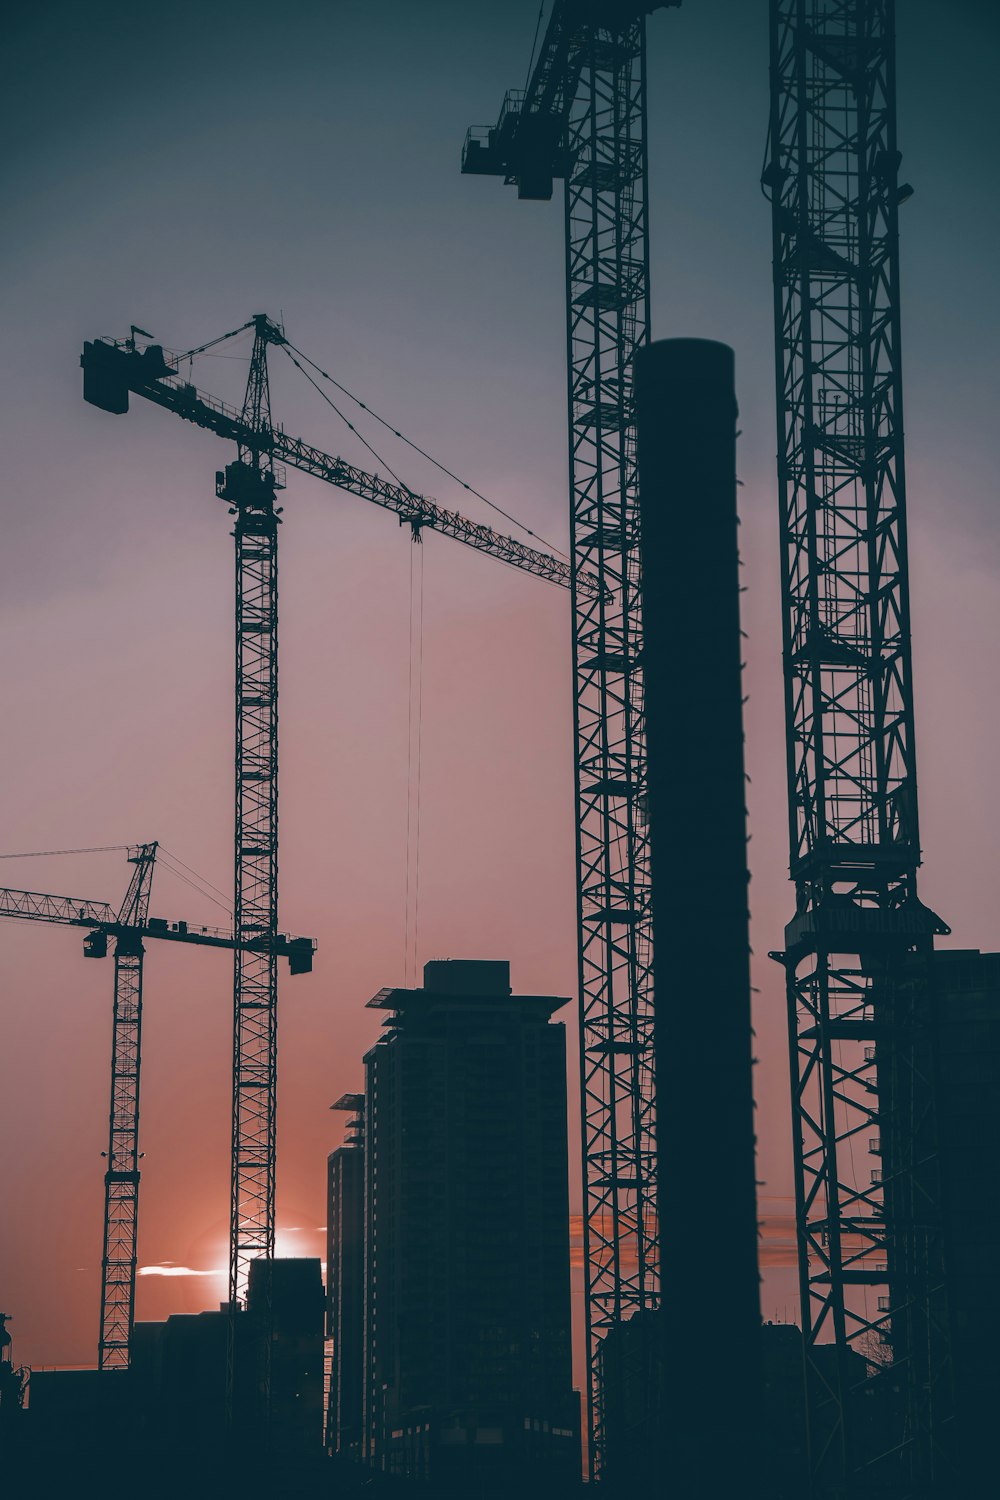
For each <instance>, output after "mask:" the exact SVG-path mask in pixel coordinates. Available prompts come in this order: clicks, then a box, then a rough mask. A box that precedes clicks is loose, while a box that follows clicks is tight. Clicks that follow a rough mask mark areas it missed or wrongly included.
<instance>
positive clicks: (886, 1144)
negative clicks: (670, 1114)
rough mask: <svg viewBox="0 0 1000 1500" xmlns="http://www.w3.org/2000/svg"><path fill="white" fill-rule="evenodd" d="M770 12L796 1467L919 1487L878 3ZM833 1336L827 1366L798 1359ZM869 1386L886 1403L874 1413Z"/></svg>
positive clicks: (918, 1209) (925, 1181)
mask: <svg viewBox="0 0 1000 1500" xmlns="http://www.w3.org/2000/svg"><path fill="white" fill-rule="evenodd" d="M770 17H771V26H770V29H771V126H770V157H769V162H768V165H767V167H766V169H765V173H764V184H765V188H766V190H767V191H769V193H770V197H771V202H772V220H773V237H774V302H775V351H776V368H777V398H778V399H777V408H778V467H779V490H780V499H781V547H782V556H783V580H782V601H783V621H784V661H785V711H786V725H787V744H788V786H789V819H790V821H789V837H790V846H791V874H792V877H793V879H794V881H795V888H796V916H795V918H794V920H793V921H792V922H791V923H790V924H789V927H788V928H787V929H786V934H785V944H786V946H785V952H784V953H783V954H781V955H776V956H777V957H780V958H781V959H782V960H783V962H784V964H785V970H786V975H787V995H788V1027H789V1047H790V1058H791V1083H792V1108H793V1138H794V1151H795V1178H796V1182H795V1192H796V1222H797V1234H798V1249H799V1276H800V1290H801V1302H802V1320H803V1329H804V1333H805V1338H806V1348H807V1353H808V1354H809V1356H810V1365H811V1404H812V1419H813V1433H812V1436H813V1441H812V1457H811V1463H812V1480H813V1485H814V1488H815V1489H816V1490H817V1491H824V1490H827V1489H830V1490H836V1492H837V1493H838V1494H839V1493H840V1492H841V1491H840V1486H842V1485H844V1484H846V1483H851V1484H853V1485H858V1484H860V1483H863V1482H871V1483H875V1484H877V1485H886V1486H888V1487H889V1488H890V1489H892V1490H893V1492H894V1493H905V1494H907V1495H915V1494H917V1493H919V1494H921V1495H924V1494H927V1493H931V1492H932V1486H933V1484H934V1483H935V1482H937V1481H938V1480H939V1479H940V1478H941V1476H942V1473H943V1468H942V1465H945V1466H946V1462H947V1461H946V1459H945V1457H944V1451H945V1444H946V1437H947V1429H948V1422H949V1418H950V1414H951V1407H950V1394H949V1386H950V1378H949V1359H948V1340H947V1335H946V1317H945V1298H944V1277H943V1249H942V1231H941V1211H940V1193H939V1188H938V1183H937V1153H936V1138H935V1125H934V1089H933V1069H932V1063H933V1058H932V1051H931V1046H930V1037H929V1021H930V964H931V958H932V946H933V935H934V934H935V933H940V932H946V931H947V928H946V927H945V926H944V924H943V923H941V922H940V921H939V920H938V919H937V918H936V917H934V915H933V913H931V912H930V911H928V909H927V908H926V907H924V906H922V905H921V903H920V901H919V900H918V898H917V867H918V865H919V863H920V844H919V832H918V823H917V795H916V793H917V782H916V765H915V759H914V742H913V692H912V682H911V667H910V619H909V590H908V579H907V559H906V550H907V543H906V505H905V477H904V463H903V423H902V406H901V384H900V356H899V317H900V314H899V274H898V239H897V208H898V204H899V202H900V201H901V199H903V198H905V197H906V196H908V194H909V191H910V190H909V188H907V187H905V186H903V187H900V186H899V184H898V180H897V170H898V165H899V160H900V157H899V153H898V151H897V147H896V124H895V97H894V88H895V80H894V6H893V3H892V0H771V6H770ZM876 1164H877V1165H876ZM830 1343H832V1344H834V1345H835V1347H836V1349H837V1351H838V1353H837V1355H836V1356H835V1358H834V1360H833V1361H832V1362H831V1361H830V1360H829V1359H824V1358H823V1357H822V1356H820V1355H819V1354H818V1352H817V1351H818V1349H819V1346H821V1345H824V1344H830ZM893 1385H895V1386H896V1388H897V1389H899V1388H900V1387H901V1388H902V1396H901V1399H895V1398H893V1397H892V1396H891V1394H890V1393H891V1389H892V1386H893ZM871 1396H874V1397H876V1398H877V1399H878V1401H879V1402H885V1403H886V1405H885V1408H884V1409H883V1407H882V1406H881V1405H879V1407H878V1410H879V1412H880V1420H879V1421H878V1422H876V1423H875V1424H873V1422H872V1420H871V1411H872V1409H873V1408H871V1407H870V1406H869V1409H868V1415H867V1421H866V1419H865V1413H864V1398H865V1397H871ZM876 1429H877V1430H876Z"/></svg>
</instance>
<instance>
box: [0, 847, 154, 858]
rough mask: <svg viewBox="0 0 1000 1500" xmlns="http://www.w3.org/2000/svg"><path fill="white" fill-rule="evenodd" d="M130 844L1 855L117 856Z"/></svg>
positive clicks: (28, 851) (2, 856)
mask: <svg viewBox="0 0 1000 1500" xmlns="http://www.w3.org/2000/svg"><path fill="white" fill-rule="evenodd" d="M130 847H131V845H129V844H99V845H96V846H95V847H93V848H89V849H28V850H27V851H25V852H24V853H21V854H0V859H45V858H47V857H48V856H49V855H51V854H117V853H119V852H120V851H121V850H122V849H128V848H130Z"/></svg>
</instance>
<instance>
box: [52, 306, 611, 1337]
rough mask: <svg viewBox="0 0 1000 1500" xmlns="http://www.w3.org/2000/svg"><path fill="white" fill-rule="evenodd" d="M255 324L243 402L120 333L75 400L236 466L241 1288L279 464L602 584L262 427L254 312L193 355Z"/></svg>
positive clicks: (268, 1212) (268, 809) (273, 834)
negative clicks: (226, 445)
mask: <svg viewBox="0 0 1000 1500" xmlns="http://www.w3.org/2000/svg"><path fill="white" fill-rule="evenodd" d="M248 329H253V333H254V342H253V351H252V354H251V360H250V372H249V376H248V380H247V387H246V394H245V398H244V402H243V406H242V409H241V410H240V411H236V410H235V408H233V407H231V406H227V405H226V404H225V403H223V402H221V401H218V400H217V399H216V398H215V397H213V396H210V395H207V394H205V393H203V392H201V391H199V390H197V389H196V388H195V386H194V385H192V384H191V383H190V382H188V381H185V380H184V379H183V378H182V377H181V375H180V374H179V367H180V364H181V362H182V360H183V359H186V358H187V357H188V356H187V355H182V356H170V355H169V354H167V353H166V352H165V351H164V349H163V346H162V345H159V344H154V343H150V344H148V345H146V346H145V347H143V348H141V349H140V348H139V347H138V345H137V343H136V338H135V334H136V332H138V330H136V329H134V330H133V332H132V334H131V335H130V337H129V338H128V339H120V340H110V339H98V340H95V341H94V342H92V343H86V344H85V345H84V350H83V356H82V359H81V364H82V366H83V393H84V399H85V400H87V401H89V402H90V403H91V404H92V405H94V406H97V407H100V408H102V409H103V410H105V411H108V412H113V413H118V414H121V413H124V412H126V411H127V410H128V406H129V397H130V394H135V395H137V396H142V397H143V398H145V399H146V400H148V401H152V402H153V403H154V404H155V405H157V406H162V407H164V408H165V409H166V410H168V411H172V412H174V413H175V414H176V415H177V416H180V417H182V418H184V419H185V420H186V421H189V422H193V423H194V424H195V425H196V426H198V427H202V428H204V429H206V430H207V431H209V432H214V433H215V434H216V435H217V436H218V437H222V438H225V439H227V440H228V441H230V442H234V443H235V444H236V445H237V457H236V460H235V462H233V463H230V464H227V465H226V467H225V469H224V470H222V471H220V472H218V473H217V475H216V493H217V494H218V495H219V496H220V498H222V499H223V500H225V501H227V502H228V504H229V507H230V514H231V515H235V517H236V522H235V527H234V536H235V539H236V642H237V649H236V858H235V868H236V880H235V886H236V917H235V933H236V939H237V942H236V952H235V982H234V996H235V1000H234V1044H233V1135H232V1200H231V1220H230V1258H229V1289H230V1305H231V1307H233V1308H235V1307H236V1306H237V1305H238V1303H239V1302H240V1301H241V1300H242V1299H243V1297H244V1295H245V1290H246V1285H247V1279H248V1274H249V1264H250V1261H251V1260H253V1259H254V1258H255V1257H258V1256H272V1255H273V1253H274V1167H275V1112H276V1055H277V1052H276V1042H277V1035H276V1021H277V984H276V971H275V957H276V954H275V948H274V941H273V939H274V935H275V932H276V923H277V899H278V801H277V792H278V780H277V777H278V658H277V640H278V574H277V528H278V523H279V520H280V515H279V508H278V507H277V506H276V505H275V497H276V493H277V491H278V490H279V489H281V488H283V487H284V470H283V467H282V465H285V464H287V465H289V466H291V467H293V468H296V469H300V470H302V471H303V472H304V473H307V474H312V475H314V476H315V477H317V478H319V479H322V480H325V481H326V482H327V483H328V484H332V485H334V486H335V487H336V488H338V489H342V490H346V491H348V492H349V493H351V494H355V495H358V496H360V497H361V498H362V499H365V500H370V501H372V502H373V503H374V504H376V505H380V506H382V507H384V508H385V509H387V510H391V511H393V512H395V514H396V515H397V516H398V518H399V522H400V524H401V525H404V524H406V525H409V526H411V527H412V529H413V532H414V536H415V537H416V536H418V535H419V533H420V532H421V531H422V530H433V531H439V532H442V533H443V534H444V535H446V536H450V537H453V538H454V539H455V540H457V541H460V542H463V543H464V544H465V545H466V546H469V547H472V548H474V549H476V550H477V551H480V552H485V553H486V554H487V555H489V556H491V557H495V558H497V559H498V560H499V561H501V562H504V563H507V564H508V565H509V566H511V567H515V568H518V569H520V570H521V571H524V572H527V573H531V574H533V575H535V576H536V577H539V578H542V579H546V580H547V581H549V582H551V583H556V584H558V585H560V586H561V587H563V588H569V587H570V584H571V582H572V583H574V586H575V588H576V592H577V595H578V597H581V598H582V597H594V598H597V597H599V596H601V595H603V593H604V592H605V588H606V586H605V584H604V583H603V582H602V581H599V580H598V579H597V578H596V577H595V576H594V575H592V574H591V573H589V572H588V571H587V570H586V569H581V568H577V569H576V570H575V574H574V573H573V572H572V571H571V569H570V568H569V566H568V565H567V564H566V563H564V562H561V561H560V560H559V559H558V558H555V557H552V556H550V555H549V554H548V553H545V552H541V551H538V550H536V549H535V548H533V547H530V546H526V545H525V544H524V543H522V542H519V541H517V540H515V539H514V538H512V537H509V536H502V535H499V534H498V533H496V532H494V531H492V530H491V529H490V528H489V527H488V526H483V525H480V524H478V523H476V522H473V521H470V520H467V519H466V518H465V517H464V516H461V515H459V514H458V513H457V512H455V511H450V510H446V509H444V508H443V507H442V506H440V505H438V504H437V503H436V502H435V501H433V500H431V499H428V498H427V497H426V496H423V495H418V494H415V493H414V492H413V491H412V490H409V489H407V488H405V487H404V486H402V485H399V484H394V483H391V482H389V481H387V480H385V479H383V478H380V477H379V476H378V475H373V474H368V473H365V472H364V471H363V470H361V469H358V468H356V467H354V466H353V465H351V464H348V463H346V462H345V461H344V460H343V459H341V458H337V457H335V456H333V455H331V454H328V453H324V452H323V451H322V450H321V449H319V448H316V447H313V446H312V445H311V444H308V443H305V442H303V441H302V440H301V439H299V438H295V437H291V436H289V435H288V434H286V433H285V432H284V431H283V429H282V428H281V427H280V426H279V425H277V424H276V423H275V422H273V421H272V418H271V409H270V390H269V380H268V364H267V355H268V349H269V347H270V346H272V345H273V346H276V347H278V348H285V347H286V346H287V347H288V349H289V350H291V349H292V347H293V346H291V345H290V344H289V341H288V340H287V339H286V336H285V333H284V330H283V329H282V328H280V327H279V326H278V325H277V324H276V323H274V322H272V321H271V319H269V318H268V317H267V316H265V315H264V314H263V313H259V314H256V315H255V316H254V317H253V318H251V319H250V320H249V321H248V322H247V323H244V324H243V325H242V326H241V327H240V328H237V329H233V330H232V331H231V332H230V333H227V334H223V335H222V336H221V337H220V338H219V339H215V340H212V341H211V344H205V345H202V346H200V348H199V349H196V350H191V351H189V352H190V354H191V355H194V354H199V353H202V352H204V351H205V350H206V349H208V348H210V347H214V346H215V345H217V344H220V343H222V342H224V341H225V340H227V339H230V338H234V337H236V335H237V334H240V333H243V332H245V331H246V330H248Z"/></svg>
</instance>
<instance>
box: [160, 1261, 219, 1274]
mask: <svg viewBox="0 0 1000 1500" xmlns="http://www.w3.org/2000/svg"><path fill="white" fill-rule="evenodd" d="M139 1275H140V1276H224V1275H225V1271H224V1270H223V1269H222V1267H221V1266H218V1267H216V1269H215V1270H214V1271H192V1269H191V1267H190V1266H179V1265H177V1264H176V1263H175V1262H174V1261H172V1260H167V1261H163V1262H162V1263H161V1264H160V1265H158V1266H140V1267H139Z"/></svg>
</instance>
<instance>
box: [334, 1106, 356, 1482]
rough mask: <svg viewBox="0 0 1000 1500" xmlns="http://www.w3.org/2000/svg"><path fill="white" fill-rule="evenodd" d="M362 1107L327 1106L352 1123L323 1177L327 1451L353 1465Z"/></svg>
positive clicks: (354, 1456) (349, 1124)
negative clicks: (347, 1460) (324, 1195)
mask: <svg viewBox="0 0 1000 1500" xmlns="http://www.w3.org/2000/svg"><path fill="white" fill-rule="evenodd" d="M364 1104H365V1099H364V1095H363V1094H344V1095H342V1097H341V1098H340V1099H338V1100H337V1102H336V1104H333V1105H331V1108H332V1109H340V1110H345V1111H347V1112H348V1113H349V1114H350V1116H351V1118H350V1120H349V1121H348V1125H347V1135H346V1138H345V1140H344V1144H343V1145H342V1146H340V1147H338V1149H337V1150H336V1151H331V1153H330V1155H329V1157H328V1158H327V1176H326V1205H327V1207H326V1266H327V1271H326V1339H327V1369H328V1378H327V1407H326V1448H327V1452H328V1453H341V1454H343V1455H344V1456H345V1457H346V1458H352V1459H359V1458H360V1457H361V1437H362V1411H363V1402H362V1385H363V1368H364V1326H365V1325H364V1276H365V1247H364V1233H365V1159H364Z"/></svg>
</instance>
